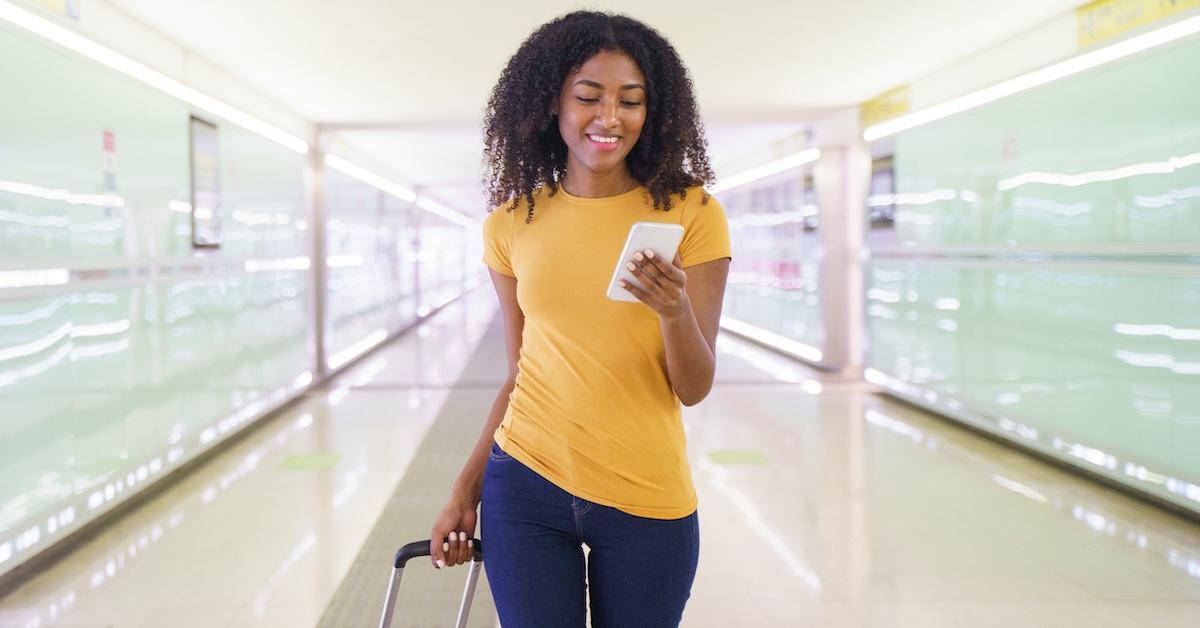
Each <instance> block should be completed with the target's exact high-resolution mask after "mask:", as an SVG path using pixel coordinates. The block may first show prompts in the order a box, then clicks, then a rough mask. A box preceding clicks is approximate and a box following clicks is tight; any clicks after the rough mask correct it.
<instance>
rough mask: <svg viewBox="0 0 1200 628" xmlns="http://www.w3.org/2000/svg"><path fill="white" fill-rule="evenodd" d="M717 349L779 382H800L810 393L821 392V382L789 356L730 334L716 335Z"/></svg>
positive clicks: (804, 389)
mask: <svg viewBox="0 0 1200 628" xmlns="http://www.w3.org/2000/svg"><path fill="white" fill-rule="evenodd" d="M717 351H719V352H724V353H728V354H730V355H733V356H735V357H737V358H740V359H741V360H744V361H746V362H749V363H750V364H751V365H752V366H754V367H755V368H757V369H758V370H760V371H762V372H763V373H765V374H767V375H770V376H771V377H774V378H775V379H778V380H779V381H781V382H788V383H792V384H800V386H801V389H802V390H803V391H804V392H806V393H808V394H810V395H819V394H821V392H822V386H821V382H820V381H818V380H816V379H813V378H812V377H810V376H808V371H807V370H806V369H805V368H804V367H802V366H800V365H799V364H797V363H795V362H794V361H792V360H791V359H789V358H786V357H783V356H780V355H777V354H775V353H774V352H772V351H768V350H766V349H763V348H761V347H758V346H755V345H753V344H751V343H749V342H747V341H745V340H742V339H740V338H737V337H735V336H730V335H718V336H717Z"/></svg>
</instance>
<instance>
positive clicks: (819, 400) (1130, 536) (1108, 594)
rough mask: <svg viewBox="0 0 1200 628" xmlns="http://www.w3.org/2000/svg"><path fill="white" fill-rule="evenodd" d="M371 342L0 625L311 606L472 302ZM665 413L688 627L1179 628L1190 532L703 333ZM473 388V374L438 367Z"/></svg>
mask: <svg viewBox="0 0 1200 628" xmlns="http://www.w3.org/2000/svg"><path fill="white" fill-rule="evenodd" d="M493 301H494V296H493V295H492V293H491V292H490V290H489V289H486V288H484V289H480V290H476V291H475V292H473V293H472V294H471V295H470V296H469V297H468V299H467V300H466V301H464V302H462V303H458V304H455V305H452V306H450V307H449V308H447V310H445V311H444V312H443V313H442V314H441V315H439V316H438V317H437V318H436V319H434V320H433V321H431V322H430V323H428V324H427V325H426V326H425V327H424V328H423V330H422V331H419V332H417V333H413V334H410V335H408V336H406V337H404V338H402V339H400V340H399V341H397V342H394V343H392V344H391V345H389V346H387V347H385V348H383V349H382V350H380V351H379V352H377V353H375V354H373V355H372V356H370V357H368V358H367V359H365V360H364V361H363V362H362V363H360V364H358V365H356V366H355V367H354V368H353V369H351V370H350V371H348V372H347V373H345V374H344V375H343V376H341V377H339V378H338V380H337V381H336V382H334V383H333V384H332V385H331V386H330V387H329V388H328V389H327V390H324V391H320V392H318V393H315V394H312V395H310V396H309V397H308V398H307V399H306V400H304V401H303V402H302V403H299V404H297V405H295V406H293V407H292V408H290V409H288V410H287V411H286V412H284V413H282V414H281V415H280V416H279V417H278V418H276V419H274V420H272V421H270V422H269V423H267V424H266V425H264V426H262V427H261V428H260V429H258V430H256V431H255V432H254V433H252V434H251V435H249V436H248V437H247V438H245V439H244V440H242V441H241V442H239V443H237V444H236V445H234V446H233V447H231V448H230V449H229V450H227V451H226V452H224V453H222V454H221V455H220V456H218V457H216V458H215V459H213V460H212V461H210V462H209V463H207V464H206V465H205V466H203V467H202V468H201V469H199V470H198V471H196V472H195V473H194V474H192V475H191V476H189V477H188V478H186V479H185V480H183V481H181V482H179V483H177V484H176V485H174V486H173V487H171V488H170V489H169V490H167V491H165V492H164V493H163V494H161V495H160V496H158V497H156V498H155V499H154V500H152V501H151V502H149V503H148V504H146V505H145V506H143V507H142V508H140V509H138V510H137V511H135V512H133V513H132V514H131V515H129V516H128V517H126V518H125V519H124V520H122V521H121V522H120V523H119V524H118V525H116V526H114V527H112V528H110V529H108V530H106V531H104V532H103V533H102V534H101V535H99V536H98V537H97V538H95V539H94V540H92V541H91V542H89V543H87V544H86V545H84V546H83V547H81V548H80V549H79V550H77V551H76V552H74V553H72V554H71V555H70V556H68V557H67V558H66V559H65V560H63V561H62V562H60V563H59V564H57V565H56V566H54V567H53V568H51V569H50V570H48V571H46V572H45V573H43V574H41V575H39V576H38V577H36V578H35V579H33V580H32V581H30V582H29V583H28V584H27V585H25V586H24V587H23V588H21V589H19V590H17V591H16V592H15V593H13V594H12V595H10V596H8V597H7V598H4V599H3V600H0V626H4V627H8V626H13V627H20V628H42V627H45V626H75V627H83V626H89V627H90V626H95V627H122V628H124V627H131V628H139V627H145V628H158V627H164V628H165V627H172V628H174V627H190V626H196V627H205V628H210V627H217V628H222V627H224V628H232V627H243V626H279V627H285V626H286V627H288V628H297V627H303V626H311V625H313V624H315V623H316V621H317V619H318V617H320V615H321V613H322V611H323V609H324V607H325V605H326V603H327V602H328V600H329V598H330V597H331V596H332V594H333V592H334V591H335V590H336V589H337V586H338V584H339V582H340V580H341V577H342V574H344V573H345V571H346V569H347V568H348V566H349V564H350V561H351V560H352V559H353V557H354V555H355V553H356V551H357V550H358V548H359V546H360V545H361V543H362V541H363V539H364V538H365V536H366V534H367V533H368V532H369V531H370V529H371V527H372V524H373V523H374V521H375V518H376V517H377V516H378V514H379V513H380V511H381V510H382V509H383V506H384V500H386V499H387V498H388V497H389V496H390V495H391V492H392V490H393V489H394V487H395V485H396V484H397V482H398V481H399V478H400V477H401V475H402V474H403V473H404V470H405V467H406V465H407V464H408V462H409V460H411V457H412V455H413V453H414V452H415V450H416V447H417V445H418V444H419V443H420V441H421V439H422V437H423V436H424V434H425V431H426V429H427V428H428V426H429V423H430V421H431V420H432V418H433V417H434V416H435V415H436V413H437V410H438V408H439V407H440V405H441V402H442V400H443V399H444V398H445V396H446V395H447V394H449V393H450V392H451V390H452V387H453V386H454V385H455V384H456V382H457V380H458V374H459V371H460V370H461V368H462V366H463V364H464V363H465V362H466V360H467V359H468V358H469V356H470V352H471V351H472V349H473V348H474V346H475V344H476V342H477V341H478V339H479V337H480V336H481V334H482V333H483V332H484V330H485V329H486V327H487V325H488V323H489V322H490V320H491V318H492V316H493V315H494V312H495V306H494V303H493ZM719 349H720V356H719V365H720V366H719V373H718V384H717V386H716V388H715V389H714V391H713V394H712V396H711V397H710V398H709V399H708V400H707V401H706V402H705V403H703V404H701V405H699V406H698V407H695V408H689V409H686V410H685V414H684V417H685V421H686V424H687V429H688V436H689V441H690V448H691V455H692V460H693V466H694V468H695V474H696V483H697V487H698V490H699V491H700V500H701V506H700V517H701V522H702V523H701V529H702V537H703V540H702V550H701V564H700V571H699V574H698V576H697V580H696V585H695V589H694V592H693V597H692V600H691V602H690V604H689V607H688V610H687V613H686V615H685V617H684V625H685V626H688V627H696V628H700V627H709V626H711V627H714V628H715V627H721V628H726V627H728V626H746V627H750V626H814V627H815V626H838V627H858V628H865V627H881V628H882V627H889V628H900V627H905V626H914V627H916V626H919V627H921V628H938V627H951V626H953V627H960V626H961V627H972V628H974V627H988V626H1047V627H1056V628H1057V627H1069V626H1086V627H1088V628H1103V627H1107V626H1113V627H1116V626H1121V627H1127V626H1151V627H1154V628H1160V627H1162V628H1168V627H1173V626H1179V627H1182V626H1189V627H1195V626H1200V530H1198V527H1197V526H1195V525H1193V524H1189V523H1187V522H1184V521H1183V520H1181V519H1178V518H1175V517H1173V516H1171V515H1167V514H1165V513H1163V512H1161V511H1158V510H1156V509H1153V508H1150V507H1147V506H1145V505H1142V504H1140V503H1138V502H1136V501H1134V500H1131V499H1129V498H1127V497H1125V496H1123V495H1120V494H1117V493H1114V492H1112V491H1110V490H1108V489H1105V488H1103V487H1100V486H1098V485H1096V484H1093V483H1091V482H1088V481H1085V480H1082V479H1079V478H1077V477H1075V476H1073V475H1071V474H1068V473H1065V472H1062V471H1060V470H1058V469H1055V468H1052V467H1049V466H1047V465H1045V464H1042V463H1040V462H1037V461H1034V460H1033V459H1031V458H1029V457H1027V456H1024V455H1022V454H1019V453H1017V452H1014V451H1012V450H1010V449H1008V448H1005V447H1003V446H1000V445H997V444H995V443H992V442H991V441H988V440H985V439H982V438H980V437H978V436H976V435H974V434H972V433H970V432H967V431H964V430H961V429H958V428H955V427H953V426H951V425H949V424H947V423H946V422H944V421H941V420H939V419H935V418H932V417H929V416H928V415H926V414H925V413H924V412H922V411H919V410H915V409H913V408H911V407H908V406H905V405H902V404H899V403H896V402H893V401H890V400H888V399H886V398H883V397H879V396H876V395H874V394H872V392H871V390H870V389H869V388H868V387H866V386H864V385H862V384H859V383H855V382H847V381H843V380H839V379H837V378H833V377H830V376H827V375H823V374H818V373H816V372H814V371H810V370H808V369H805V368H802V367H799V366H797V365H795V364H794V363H791V362H789V361H787V360H784V359H782V358H778V357H775V356H774V355H772V354H770V353H766V352H763V351H761V350H759V349H757V348H755V347H753V346H750V345H748V344H746V343H744V342H740V341H737V340H736V339H734V338H724V337H723V338H722V340H721V343H720V346H719ZM459 385H462V386H491V385H494V382H460V383H459Z"/></svg>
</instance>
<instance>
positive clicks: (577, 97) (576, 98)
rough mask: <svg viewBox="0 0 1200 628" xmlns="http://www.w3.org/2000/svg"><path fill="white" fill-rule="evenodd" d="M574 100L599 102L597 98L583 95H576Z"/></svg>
mask: <svg viewBox="0 0 1200 628" xmlns="http://www.w3.org/2000/svg"><path fill="white" fill-rule="evenodd" d="M575 100H578V101H579V102H586V103H596V102H600V99H599V98H584V97H583V96H576V97H575Z"/></svg>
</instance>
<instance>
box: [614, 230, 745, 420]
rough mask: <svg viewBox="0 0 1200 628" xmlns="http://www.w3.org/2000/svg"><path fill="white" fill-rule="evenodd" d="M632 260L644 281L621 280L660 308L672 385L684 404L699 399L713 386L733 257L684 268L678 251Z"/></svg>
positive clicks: (636, 294)
mask: <svg viewBox="0 0 1200 628" xmlns="http://www.w3.org/2000/svg"><path fill="white" fill-rule="evenodd" d="M639 258H640V259H639ZM631 263H632V264H633V265H634V268H631V269H630V270H631V271H632V272H633V274H634V276H635V277H637V278H638V281H639V282H640V283H641V284H642V285H641V286H632V285H630V284H628V283H623V286H624V287H625V289H627V290H629V291H630V292H631V293H633V295H634V296H636V297H637V298H638V300H640V301H641V302H642V303H645V304H646V305H647V306H649V307H650V308H651V309H653V310H654V311H655V312H656V313H657V314H658V319H659V324H660V326H661V328H662V334H663V343H664V345H665V347H666V352H667V376H668V378H669V379H670V382H671V388H672V389H673V390H674V391H675V395H676V396H678V397H679V400H680V402H682V403H683V405H685V406H693V405H696V404H697V403H700V401H701V400H703V399H704V398H705V397H707V396H708V393H709V391H711V390H712V384H713V376H714V374H715V373H716V365H717V360H716V346H717V329H718V328H719V327H720V322H721V304H722V302H723V300H724V298H725V280H726V278H727V277H728V276H729V258H723V259H718V260H713V261H711V262H706V263H704V264H697V265H696V266H692V267H690V268H686V269H685V268H683V267H682V264H681V262H680V260H679V256H678V255H676V256H675V260H674V261H673V262H672V263H670V264H667V263H665V261H664V260H662V259H659V258H656V257H654V254H653V252H652V251H646V252H645V254H643V255H638V256H635V258H634V261H633V262H631Z"/></svg>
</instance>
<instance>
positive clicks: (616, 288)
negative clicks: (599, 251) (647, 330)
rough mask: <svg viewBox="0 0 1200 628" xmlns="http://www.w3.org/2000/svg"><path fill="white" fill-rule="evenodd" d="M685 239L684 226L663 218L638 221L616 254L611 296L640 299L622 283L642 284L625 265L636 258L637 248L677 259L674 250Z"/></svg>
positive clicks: (629, 299)
mask: <svg viewBox="0 0 1200 628" xmlns="http://www.w3.org/2000/svg"><path fill="white" fill-rule="evenodd" d="M682 240H683V226H682V225H672V224H665V223H661V222H635V223H633V227H632V228H631V229H630V230H629V237H627V238H625V248H624V249H621V257H618V258H617V267H616V268H615V269H613V275H612V280H610V281H609V282H608V298H610V299H612V300H614V301H631V302H633V303H638V299H637V297H635V296H633V294H632V293H631V292H629V291H628V290H626V289H625V288H622V287H621V280H622V279H624V280H625V281H628V282H629V283H631V284H633V285H634V286H640V285H642V284H641V282H640V281H638V279H637V277H635V276H634V275H633V273H631V272H629V269H628V268H626V267H625V264H628V263H629V262H631V261H633V256H634V254H635V253H637V252H638V251H645V250H651V251H654V255H655V256H656V257H658V258H659V259H664V260H667V263H668V264H669V263H671V260H673V259H675V251H676V250H677V249H678V248H679V243H680V242H681V241H682Z"/></svg>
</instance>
